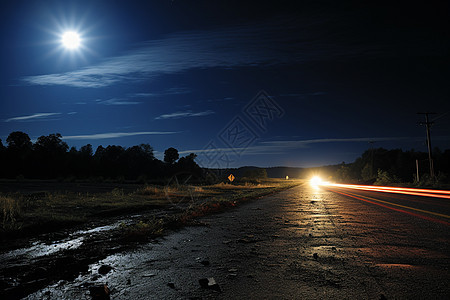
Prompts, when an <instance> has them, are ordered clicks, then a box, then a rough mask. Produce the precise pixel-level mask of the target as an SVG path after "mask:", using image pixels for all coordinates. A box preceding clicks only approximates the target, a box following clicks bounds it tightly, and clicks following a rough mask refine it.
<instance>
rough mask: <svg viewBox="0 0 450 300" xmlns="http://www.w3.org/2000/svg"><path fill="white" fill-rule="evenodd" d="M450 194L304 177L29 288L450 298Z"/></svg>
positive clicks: (48, 293) (50, 294)
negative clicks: (316, 183) (366, 188)
mask: <svg viewBox="0 0 450 300" xmlns="http://www.w3.org/2000/svg"><path fill="white" fill-rule="evenodd" d="M337 192H339V193H337ZM340 193H346V194H348V195H349V196H347V195H342V194H340ZM350 193H351V194H350ZM377 199H378V200H381V201H384V202H380V201H378V202H377V201H376V200H377ZM449 201H450V200H449V199H441V200H436V199H429V198H425V197H410V196H407V195H392V194H389V195H387V194H384V193H376V192H363V191H355V190H343V189H338V188H327V187H322V188H319V189H315V188H312V187H311V186H309V185H308V184H303V185H301V186H297V187H295V188H292V189H289V190H286V191H283V192H281V193H278V194H275V195H272V196H268V197H264V198H261V199H258V200H254V201H252V202H249V203H247V204H243V205H241V206H239V207H237V208H234V209H231V210H229V211H227V212H225V213H221V214H216V215H211V216H208V217H205V218H203V219H202V221H203V222H204V223H206V224H208V226H198V227H188V228H184V229H182V230H180V231H177V232H175V233H172V234H170V235H168V236H167V237H165V238H163V239H160V240H159V241H158V242H157V243H150V244H148V245H144V246H142V247H140V248H139V249H136V250H135V251H132V252H127V253H122V254H119V255H113V256H110V257H108V258H107V259H105V260H103V261H100V262H98V264H95V265H92V266H91V267H90V269H89V272H88V274H84V275H80V277H78V278H77V279H76V280H75V281H73V282H64V281H61V282H59V283H57V284H55V285H54V286H51V287H47V288H46V289H43V290H41V291H39V292H37V293H35V294H33V295H30V297H29V298H30V299H33V298H39V299H41V298H44V299H45V298H55V299H56V298H77V299H79V298H88V296H89V291H88V287H89V286H90V285H92V284H104V283H106V284H107V285H108V287H109V289H110V291H111V299H385V298H386V299H448V297H449V295H450V285H449V282H450V275H449V270H450V259H449V258H450V251H449V250H450V249H449V245H450V230H449V229H450V227H449V225H448V221H449V219H448V215H449V214H450V210H449V208H450V206H449ZM389 203H394V204H389ZM380 204H381V205H380ZM395 204H396V205H395ZM398 205H401V206H398ZM408 207H410V208H416V209H409V208H408ZM392 208H395V209H392ZM430 212H431V213H430ZM433 213H435V214H433ZM100 265H108V266H111V267H112V268H113V269H112V270H111V271H110V272H108V273H107V274H106V275H97V274H98V268H99V266H100ZM202 278H214V280H215V282H216V283H217V285H218V286H219V287H220V291H218V290H217V286H215V287H216V288H205V287H202V286H201V285H200V284H199V279H202Z"/></svg>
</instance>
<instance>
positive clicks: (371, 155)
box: [369, 141, 375, 177]
mask: <svg viewBox="0 0 450 300" xmlns="http://www.w3.org/2000/svg"><path fill="white" fill-rule="evenodd" d="M373 143H375V141H369V144H370V177H373V176H374V175H373Z"/></svg>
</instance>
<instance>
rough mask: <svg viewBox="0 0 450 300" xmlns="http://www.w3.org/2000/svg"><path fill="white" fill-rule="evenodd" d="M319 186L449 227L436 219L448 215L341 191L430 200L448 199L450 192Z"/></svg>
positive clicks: (400, 188)
mask: <svg viewBox="0 0 450 300" xmlns="http://www.w3.org/2000/svg"><path fill="white" fill-rule="evenodd" d="M320 186H322V187H324V188H327V189H329V190H330V191H332V192H335V193H338V194H341V195H343V196H347V197H351V198H354V199H358V200H361V201H364V202H368V203H372V204H375V205H378V206H382V207H384V208H388V209H391V210H395V211H398V212H402V213H406V214H408V215H411V216H415V217H418V218H421V219H425V220H428V221H432V222H435V223H440V224H443V225H447V226H450V223H449V222H447V221H444V220H440V219H438V218H444V219H449V218H450V216H449V215H446V214H442V213H438V212H433V211H428V210H424V209H419V208H416V207H411V206H406V205H403V204H399V203H395V202H396V201H394V202H391V201H386V200H381V199H377V198H373V197H369V196H365V195H360V194H355V193H351V192H349V191H345V192H344V191H342V190H344V189H352V190H360V191H369V192H382V193H394V194H404V195H410V196H422V197H431V198H439V199H450V191H446V190H431V189H414V188H402V187H389V186H370V185H354V184H337V183H321V184H320ZM395 199H397V198H395ZM405 200H406V199H405ZM408 201H412V202H421V201H415V199H414V198H413V199H408ZM411 210H412V211H411ZM424 214H425V215H424ZM429 215H432V216H429Z"/></svg>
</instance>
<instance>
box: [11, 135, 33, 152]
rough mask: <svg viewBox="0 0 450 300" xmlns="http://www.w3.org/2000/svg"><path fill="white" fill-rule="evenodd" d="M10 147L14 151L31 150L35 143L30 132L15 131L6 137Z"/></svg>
mask: <svg viewBox="0 0 450 300" xmlns="http://www.w3.org/2000/svg"><path fill="white" fill-rule="evenodd" d="M6 142H7V143H8V149H10V150H13V151H29V150H31V148H32V146H33V144H32V143H31V139H30V137H29V136H28V134H26V133H24V132H22V131H14V132H11V133H10V134H9V136H8V137H7V138H6Z"/></svg>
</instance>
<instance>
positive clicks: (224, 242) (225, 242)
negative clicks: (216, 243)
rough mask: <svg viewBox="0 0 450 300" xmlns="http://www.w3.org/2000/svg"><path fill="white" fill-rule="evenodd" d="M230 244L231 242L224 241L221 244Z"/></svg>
mask: <svg viewBox="0 0 450 300" xmlns="http://www.w3.org/2000/svg"><path fill="white" fill-rule="evenodd" d="M231 242H232V241H231V240H226V241H223V242H222V243H223V244H225V245H228V244H229V243H231Z"/></svg>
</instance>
